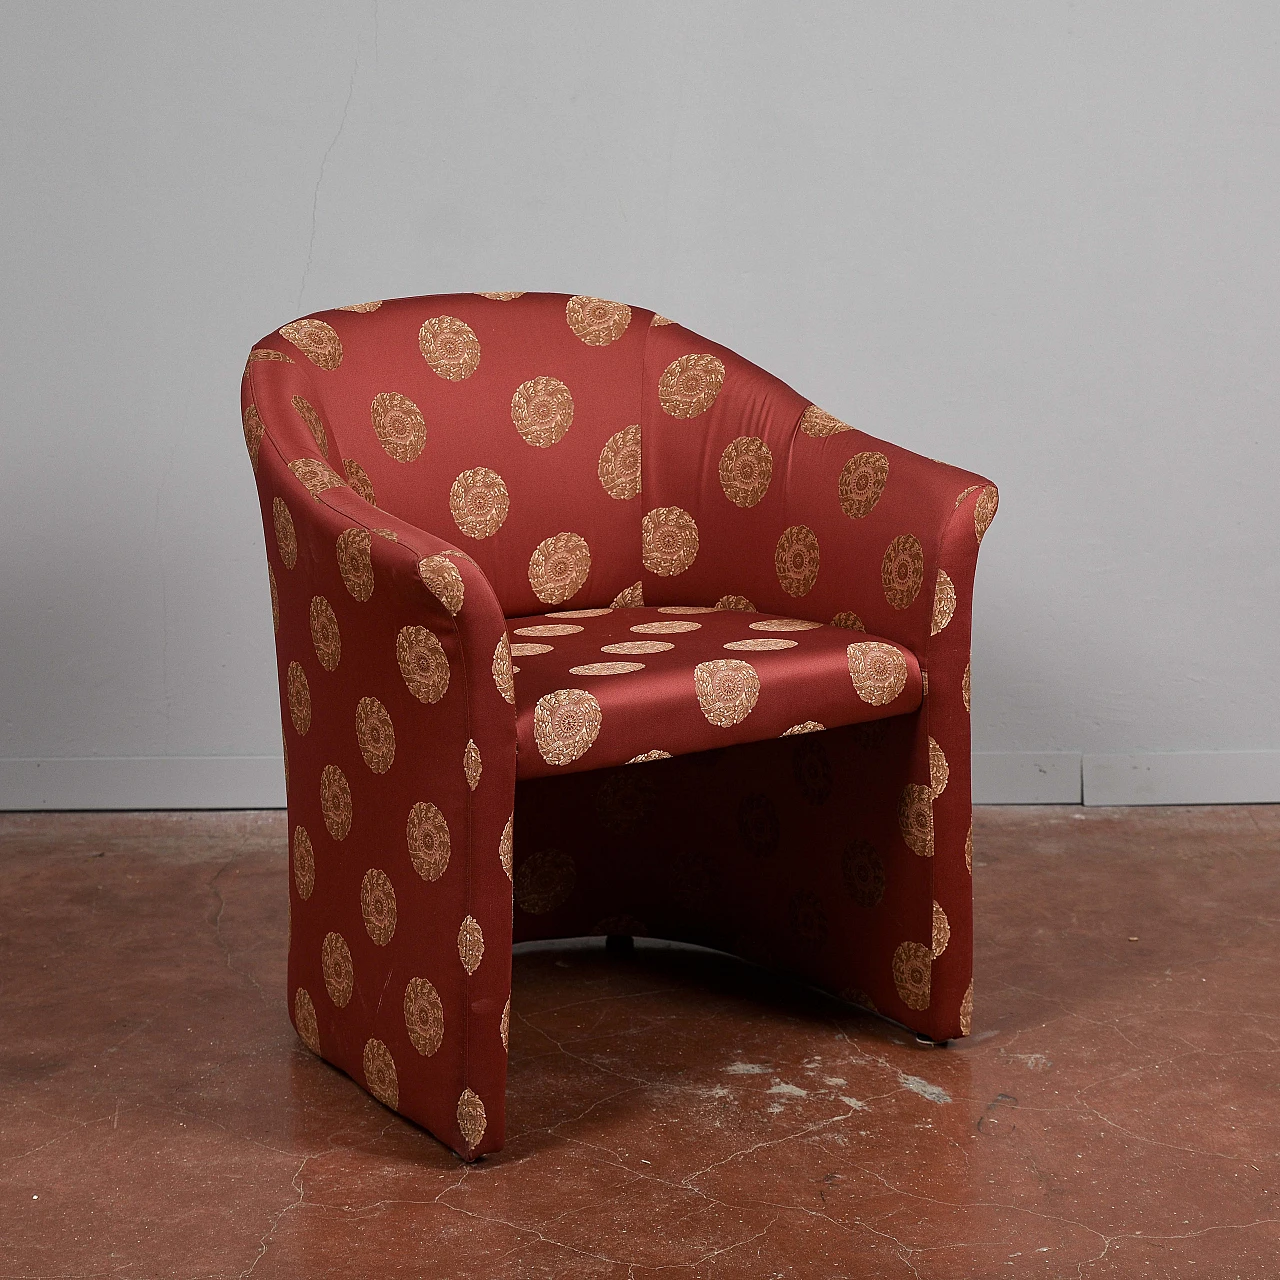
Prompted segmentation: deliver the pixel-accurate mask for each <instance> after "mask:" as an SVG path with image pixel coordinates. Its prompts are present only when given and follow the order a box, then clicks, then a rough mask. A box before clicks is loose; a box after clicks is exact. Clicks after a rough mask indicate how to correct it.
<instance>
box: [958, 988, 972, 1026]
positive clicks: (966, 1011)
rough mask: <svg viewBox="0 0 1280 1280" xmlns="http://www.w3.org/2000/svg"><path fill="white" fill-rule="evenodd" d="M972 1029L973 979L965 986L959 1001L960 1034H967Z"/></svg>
mask: <svg viewBox="0 0 1280 1280" xmlns="http://www.w3.org/2000/svg"><path fill="white" fill-rule="evenodd" d="M972 1030H973V979H972V978H971V979H970V980H969V985H968V986H967V987H966V988H965V992H964V999H963V1000H961V1001H960V1034H961V1035H962V1036H967V1035H968V1034H969V1033H970V1032H971V1031H972Z"/></svg>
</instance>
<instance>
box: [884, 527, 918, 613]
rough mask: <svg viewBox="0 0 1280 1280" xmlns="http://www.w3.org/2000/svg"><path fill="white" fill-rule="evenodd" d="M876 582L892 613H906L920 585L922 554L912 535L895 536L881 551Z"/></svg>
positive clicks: (916, 540) (915, 538)
mask: <svg viewBox="0 0 1280 1280" xmlns="http://www.w3.org/2000/svg"><path fill="white" fill-rule="evenodd" d="M880 582H881V585H882V586H883V587H884V598H885V599H886V600H887V601H888V602H889V603H890V604H891V605H892V606H893V607H894V608H895V609H907V608H909V607H910V606H911V605H912V603H913V602H914V601H915V598H916V596H918V595H919V594H920V588H921V587H922V586H923V585H924V552H923V551H922V550H921V549H920V540H919V539H918V538H917V537H916V536H915V534H912V533H902V534H899V535H898V536H897V537H896V538H894V540H893V541H892V542H891V543H889V545H888V546H887V547H886V548H885V553H884V559H883V560H882V561H881V562H880Z"/></svg>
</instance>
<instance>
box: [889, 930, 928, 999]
mask: <svg viewBox="0 0 1280 1280" xmlns="http://www.w3.org/2000/svg"><path fill="white" fill-rule="evenodd" d="M932 965H933V956H932V954H931V953H930V951H929V948H928V947H926V946H924V945H923V944H922V943H919V942H900V943H899V944H898V948H897V950H896V951H895V952H894V953H893V985H894V986H895V987H897V988H898V998H899V999H900V1000H901V1001H902V1003H903V1004H905V1005H906V1006H907V1008H908V1009H927V1008H928V1007H929V981H930V977H931V975H932Z"/></svg>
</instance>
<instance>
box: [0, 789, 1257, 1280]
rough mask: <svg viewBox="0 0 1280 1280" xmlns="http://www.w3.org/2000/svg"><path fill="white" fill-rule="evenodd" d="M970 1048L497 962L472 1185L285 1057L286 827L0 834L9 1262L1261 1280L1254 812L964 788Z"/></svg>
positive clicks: (428, 1142) (71, 821)
mask: <svg viewBox="0 0 1280 1280" xmlns="http://www.w3.org/2000/svg"><path fill="white" fill-rule="evenodd" d="M975 844H976V848H977V853H976V856H975V881H976V887H977V904H978V923H977V936H978V939H979V943H978V954H977V973H978V977H977V990H978V1000H977V1007H976V1013H975V1017H974V1030H975V1034H974V1036H973V1037H972V1038H971V1039H969V1040H968V1041H965V1042H962V1043H959V1044H957V1045H955V1046H953V1047H951V1048H947V1049H925V1048H920V1047H918V1046H917V1045H916V1044H915V1043H914V1042H913V1041H912V1040H911V1038H910V1037H908V1036H906V1035H905V1034H903V1033H902V1032H900V1031H897V1030H895V1029H894V1028H893V1027H890V1026H887V1025H886V1024H884V1023H882V1022H878V1021H876V1020H875V1019H874V1018H871V1017H869V1016H866V1015H863V1014H861V1013H859V1012H857V1011H855V1010H851V1009H849V1008H846V1007H844V1006H840V1005H837V1004H835V1003H834V1002H831V1001H828V1000H826V999H824V998H822V997H819V996H817V995H815V994H813V993H811V992H807V991H805V990H803V989H800V988H797V987H795V986H791V985H788V984H784V983H778V982H774V981H772V980H771V979H770V978H769V977H768V976H767V975H765V974H762V973H761V972H760V971H758V970H755V969H752V968H749V967H747V966H745V965H741V964H739V963H737V962H735V961H733V960H730V959H728V958H726V957H723V956H719V955H715V954H712V953H708V952H701V951H695V950H689V949H679V948H674V947H663V946H657V945H654V946H642V947H641V948H640V949H639V950H637V952H636V953H635V955H634V956H633V957H632V958H630V959H627V958H622V959H618V958H614V957H612V956H607V955H606V954H605V953H604V951H603V949H602V947H601V944H600V943H599V941H598V940H597V941H595V942H592V943H589V944H588V943H583V944H573V945H564V946H554V947H546V948H543V949H540V950H535V951H528V952H525V953H523V954H521V955H519V956H518V958H517V960H516V964H515V998H514V1003H513V1007H514V1010H515V1012H514V1016H513V1018H512V1027H511V1084H510V1097H511V1102H510V1107H509V1112H508V1115H509V1135H510V1136H509V1141H508V1146H507V1149H506V1150H505V1151H504V1152H503V1153H502V1154H501V1155H499V1156H496V1157H491V1158H490V1159H488V1160H486V1161H483V1162H482V1163H480V1164H478V1165H475V1166H472V1167H470V1168H467V1167H464V1166H463V1165H461V1164H460V1163H459V1162H458V1161H457V1160H456V1159H455V1158H454V1156H452V1155H451V1154H450V1153H449V1152H448V1151H446V1150H445V1149H444V1148H443V1147H441V1146H440V1145H439V1144H437V1143H436V1142H435V1141H434V1140H433V1139H431V1138H430V1137H429V1136H427V1135H426V1134H424V1133H422V1132H421V1131H420V1130H417V1129H415V1128H414V1127H413V1126H411V1125H409V1124H407V1123H405V1122H404V1121H402V1120H400V1119H399V1118H397V1117H396V1116H394V1115H392V1114H391V1113H389V1112H387V1111H385V1110H383V1109H382V1108H381V1107H380V1106H379V1105H378V1104H377V1103H376V1102H374V1101H372V1100H371V1099H370V1098H369V1097H367V1096H366V1095H365V1094H364V1093H362V1092H361V1091H360V1090H359V1089H357V1088H356V1086H355V1085H353V1084H352V1083H351V1082H350V1081H349V1080H347V1079H346V1078H345V1077H343V1076H341V1075H339V1074H338V1073H337V1072H335V1071H333V1070H332V1069H330V1068H329V1067H327V1066H325V1065H324V1064H323V1063H322V1062H320V1061H318V1060H317V1059H316V1058H313V1057H312V1056H311V1055H310V1054H309V1053H308V1052H307V1051H306V1050H305V1049H303V1048H302V1047H301V1046H300V1045H299V1044H298V1043H297V1041H296V1040H295V1037H294V1034H293V1031H292V1028H291V1027H290V1026H289V1023H288V1021H287V1019H286V1016H285V1001H284V991H283V988H284V942H285V901H286V898H285V825H284V818H283V815H281V814H275V813H271V814H189V815H180V814H172V815H116V816H109V815H108V816H104V815H76V816H65V815H62V816H53V815H49V816H8V817H4V818H0V1275H2V1276H5V1277H37V1276H38V1277H52V1276H111V1277H160V1276H183V1277H188V1276H218V1277H223V1276H228V1277H230V1276H246V1275H250V1274H252V1275H253V1276H255V1277H260V1278H262V1280H266V1278H268V1277H279V1276H299V1277H302V1276H305V1277H319V1276H329V1275H334V1276H343V1277H361V1276H370V1277H375V1276H376V1277H379V1278H382V1277H389V1276H399V1275H413V1276H417V1275H423V1276H431V1277H471V1276H477V1277H479V1276H484V1277H502V1276H519V1277H538V1278H541V1277H557V1276H564V1277H575V1278H577V1277H610V1278H617V1280H621V1278H622V1277H628V1278H633V1280H651V1278H652V1277H656V1276H657V1275H658V1273H659V1271H661V1272H662V1273H663V1274H664V1275H672V1276H690V1277H702V1276H706V1277H737V1276H743V1277H792V1276H795V1277H824V1278H825V1277H851V1278H852V1277H859V1278H861V1277H882V1276H883V1277H917V1278H919V1280H944V1278H950V1277H988V1276H1017V1277H1046V1278H1047V1277H1054V1278H1056V1277H1063V1276H1067V1277H1079V1278H1081V1280H1098V1278H1100V1277H1132V1276H1139V1277H1169V1276H1174V1277H1183V1276H1195V1277H1253V1276H1266V1277H1272V1276H1275V1275H1277V1274H1278V1273H1280V1262H1278V1259H1280V1207H1277V1205H1276V1204H1275V1203H1274V1202H1275V1201H1276V1199H1277V1197H1278V1196H1280V1189H1278V1187H1277V1171H1278V1169H1280V1154H1278V1153H1280V1072H1278V1071H1277V1069H1276V1063H1277V1053H1276V1050H1277V1033H1278V1032H1280V984H1277V981H1276V976H1277V973H1276V961H1277V957H1278V955H1280V907H1278V906H1277V901H1278V897H1277V890H1280V859H1278V858H1277V854H1280V808H1275V807H1271V808H1262V807H1251V808H1244V807H1242V808H1204V809H1159V810H1153V809H1147V810H1132V809H1130V810H1087V811H1086V810H1080V809H1071V808H1058V809H999V810H992V809H989V810H985V811H981V812H980V813H979V815H978V820H977V834H976V839H975Z"/></svg>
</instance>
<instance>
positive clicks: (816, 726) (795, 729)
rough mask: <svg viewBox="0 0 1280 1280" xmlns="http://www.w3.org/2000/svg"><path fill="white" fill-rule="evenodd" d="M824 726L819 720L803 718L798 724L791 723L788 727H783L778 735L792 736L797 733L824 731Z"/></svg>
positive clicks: (782, 736)
mask: <svg viewBox="0 0 1280 1280" xmlns="http://www.w3.org/2000/svg"><path fill="white" fill-rule="evenodd" d="M826 728H827V726H826V725H825V724H823V723H822V722H821V721H820V720H804V721H802V722H801V723H800V724H793V725H792V726H791V728H790V729H783V731H782V732H781V733H780V734H778V737H780V738H794V737H795V736H796V734H798V733H824V732H825V731H826Z"/></svg>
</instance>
